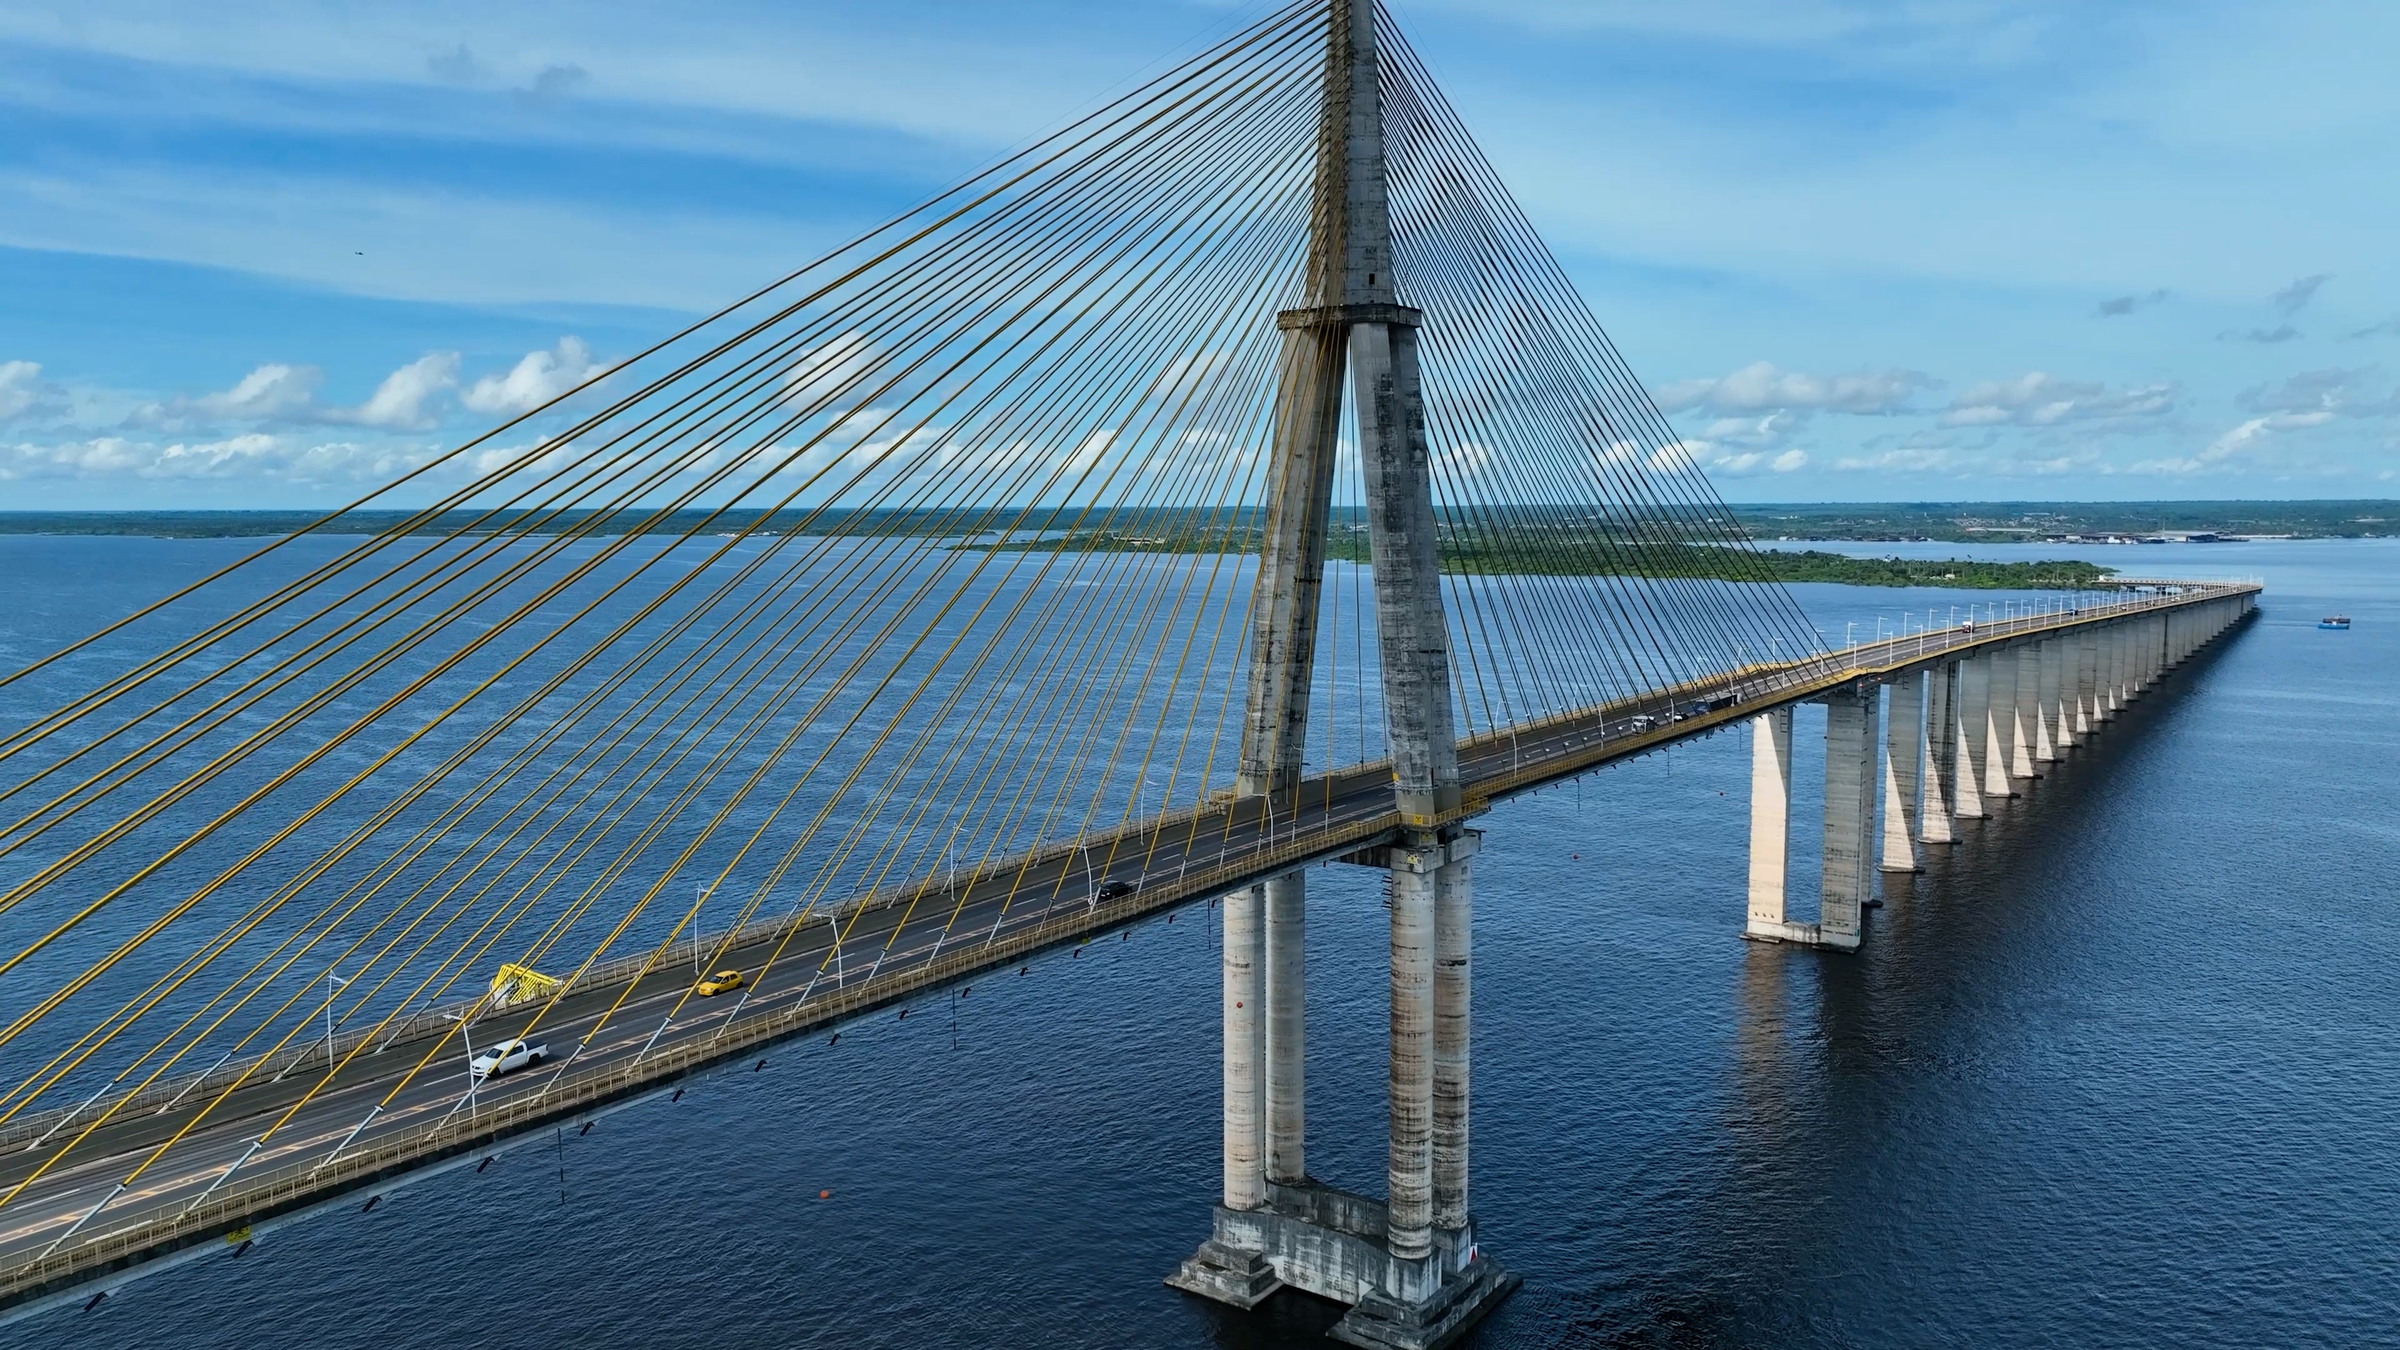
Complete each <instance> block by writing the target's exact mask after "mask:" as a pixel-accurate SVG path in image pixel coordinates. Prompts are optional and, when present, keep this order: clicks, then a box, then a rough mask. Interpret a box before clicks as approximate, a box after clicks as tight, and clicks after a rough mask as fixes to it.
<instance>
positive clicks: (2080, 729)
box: [2075, 628, 2100, 741]
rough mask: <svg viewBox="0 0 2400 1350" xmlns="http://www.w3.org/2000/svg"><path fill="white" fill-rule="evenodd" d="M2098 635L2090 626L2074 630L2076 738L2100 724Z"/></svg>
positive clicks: (2086, 734) (2084, 735) (2083, 737)
mask: <svg viewBox="0 0 2400 1350" xmlns="http://www.w3.org/2000/svg"><path fill="white" fill-rule="evenodd" d="M2099 688H2100V635H2099V634H2098V633H2097V632H2095V631H2093V630H2092V629H2090V628H2081V629H2077V630H2076V633H2075V739H2076V740H2078V741H2081V740H2083V739H2085V738H2086V737H2088V736H2090V735H2091V734H2092V732H2093V731H2094V730H2095V729H2097V728H2098V727H2099V725H2100V704H2099Z"/></svg>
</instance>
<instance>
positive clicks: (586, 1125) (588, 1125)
mask: <svg viewBox="0 0 2400 1350" xmlns="http://www.w3.org/2000/svg"><path fill="white" fill-rule="evenodd" d="M759 1063H761V1064H764V1063H766V1061H765V1060H763V1059H762V1060H760V1061H759ZM593 1124H594V1122H592V1121H589V1120H587V1121H585V1122H583V1128H582V1129H580V1130H577V1131H576V1132H575V1137H576V1138H578V1139H581V1138H582V1137H584V1136H585V1135H587V1134H590V1133H591V1132H592V1125H593Z"/></svg>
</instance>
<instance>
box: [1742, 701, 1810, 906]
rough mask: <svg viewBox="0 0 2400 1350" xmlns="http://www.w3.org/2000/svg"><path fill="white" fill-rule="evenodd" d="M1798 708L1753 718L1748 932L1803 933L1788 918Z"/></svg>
mask: <svg viewBox="0 0 2400 1350" xmlns="http://www.w3.org/2000/svg"><path fill="white" fill-rule="evenodd" d="M1791 847H1792V710H1791V709H1789V708H1777V709H1776V710H1775V711H1773V712H1766V713H1760V714H1759V715H1758V716H1756V717H1753V718H1751V719H1750V917H1749V919H1748V921H1747V922H1746V923H1745V924H1744V925H1743V927H1742V935H1743V936H1744V937H1757V938H1771V939H1775V940H1778V941H1780V940H1783V939H1785V938H1792V937H1800V936H1803V934H1801V933H1799V932H1797V931H1795V930H1794V928H1793V925H1791V924H1789V923H1787V922H1785V921H1784V897H1785V893H1786V890H1787V882H1788V880H1789V877H1790V873H1791V860H1790V853H1791Z"/></svg>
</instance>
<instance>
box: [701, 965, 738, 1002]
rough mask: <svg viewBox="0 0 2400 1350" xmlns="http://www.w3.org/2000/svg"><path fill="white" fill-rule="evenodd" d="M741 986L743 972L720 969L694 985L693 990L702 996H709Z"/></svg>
mask: <svg viewBox="0 0 2400 1350" xmlns="http://www.w3.org/2000/svg"><path fill="white" fill-rule="evenodd" d="M741 987H742V972H740V971H738V970H720V971H718V972H717V973H716V974H714V975H711V976H709V977H708V978H707V979H705V980H702V981H701V982H700V983H699V984H697V985H694V986H693V987H692V992H693V993H695V994H698V995H699V996H700V997H702V998H709V997H712V996H714V995H717V994H722V993H724V992H726V991H727V990H730V989H739V988H741Z"/></svg>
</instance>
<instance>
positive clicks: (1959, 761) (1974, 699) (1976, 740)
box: [1950, 656, 1992, 820]
mask: <svg viewBox="0 0 2400 1350" xmlns="http://www.w3.org/2000/svg"><path fill="white" fill-rule="evenodd" d="M1991 702H1992V675H1991V669H1990V667H1988V666H1987V665H1985V664H1984V662H1983V661H1982V660H1980V659H1978V658H1976V657H1972V656H1970V657H1968V658H1966V659H1965V660H1963V661H1960V662H1959V663H1958V688H1957V697H1956V698H1954V699H1952V700H1951V705H1950V741H1951V744H1952V746H1953V749H1952V752H1951V756H1950V763H1951V771H1952V772H1951V795H1950V814H1951V815H1952V816H1955V817H1957V818H1958V819H1960V820H1981V819H1983V814H1984V812H1983V752H1984V744H1985V742H1984V723H1985V722H1987V721H1988V720H1990V717H1991Z"/></svg>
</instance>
